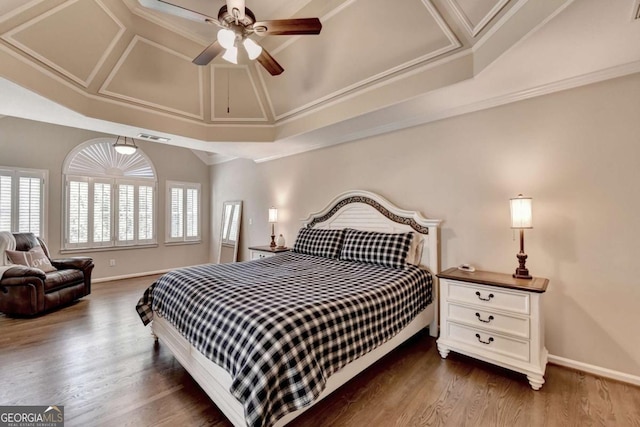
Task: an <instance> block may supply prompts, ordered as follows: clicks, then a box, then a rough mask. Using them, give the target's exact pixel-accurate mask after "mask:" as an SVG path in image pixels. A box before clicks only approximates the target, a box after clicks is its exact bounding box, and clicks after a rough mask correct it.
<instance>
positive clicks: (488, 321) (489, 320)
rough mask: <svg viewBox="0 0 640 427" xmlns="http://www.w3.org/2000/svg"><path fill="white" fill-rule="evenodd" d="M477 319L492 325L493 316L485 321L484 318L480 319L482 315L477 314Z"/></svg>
mask: <svg viewBox="0 0 640 427" xmlns="http://www.w3.org/2000/svg"><path fill="white" fill-rule="evenodd" d="M476 317H477V318H478V320H479V321H481V322H482V323H490V322H491V321H492V320H493V316H489V318H488V319H487V320H484V319H483V318H482V317H480V313H476Z"/></svg>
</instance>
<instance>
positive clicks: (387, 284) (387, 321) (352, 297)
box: [136, 252, 432, 426]
mask: <svg viewBox="0 0 640 427" xmlns="http://www.w3.org/2000/svg"><path fill="white" fill-rule="evenodd" d="M431 283H432V279H431V276H430V275H429V273H428V272H426V271H424V270H422V269H419V268H417V267H413V266H409V267H407V268H406V269H391V268H385V267H379V266H374V265H369V264H361V263H355V262H348V261H338V260H335V259H329V258H321V257H315V256H311V255H302V254H298V253H293V252H289V253H285V254H281V255H278V256H275V257H270V258H264V259H260V260H255V261H249V262H243V263H232V264H218V265H214V264H207V265H201V266H195V267H189V268H183V269H179V270H175V271H172V272H170V273H167V274H165V275H164V276H162V277H161V278H160V279H158V280H157V281H156V282H155V283H154V284H153V285H152V286H151V287H150V288H149V289H147V291H146V292H145V294H144V296H143V297H142V298H141V300H140V302H139V303H138V306H137V307H136V308H137V310H138V312H139V314H140V317H141V319H142V320H143V322H144V323H145V324H147V323H149V322H150V321H151V320H152V318H153V315H154V314H155V315H158V316H161V317H163V318H165V319H166V320H168V321H169V322H170V323H172V324H173V325H174V326H175V327H176V329H177V330H179V331H180V332H181V333H182V335H183V336H184V337H185V338H186V339H187V340H188V341H189V342H191V343H192V344H193V345H194V346H195V347H196V348H197V349H198V350H199V351H200V352H201V353H202V354H204V355H205V356H206V357H207V358H209V359H210V360H212V361H213V362H215V363H216V364H218V365H219V366H221V367H223V368H224V369H225V370H226V371H227V372H228V373H229V374H230V375H231V378H232V385H231V390H230V392H231V393H232V394H233V395H234V396H235V397H236V398H237V399H238V400H239V401H240V402H241V403H242V404H243V406H244V410H245V419H246V421H247V425H249V426H269V425H271V424H273V423H274V422H275V421H277V419H278V418H280V417H282V416H283V415H285V414H287V413H288V412H292V411H294V410H296V409H299V408H302V407H304V406H306V405H308V404H310V403H311V402H312V401H313V400H314V399H315V398H316V397H317V396H318V395H319V394H320V393H321V392H322V390H323V389H324V386H325V383H326V380H327V378H329V376H331V374H333V373H334V372H336V371H338V370H339V369H340V368H342V367H343V366H345V365H346V364H347V363H349V362H351V361H353V360H355V359H357V358H358V357H360V356H362V355H364V354H366V353H367V352H369V351H371V350H373V349H374V348H376V347H378V346H379V345H381V344H383V343H384V342H386V341H388V340H389V339H390V338H392V337H393V336H394V335H396V334H397V333H398V332H399V331H400V330H401V329H402V328H403V327H405V326H406V325H407V324H408V323H409V322H411V320H412V319H413V318H414V317H415V316H416V315H417V314H418V313H419V312H420V311H422V310H423V309H424V308H425V307H426V306H427V305H428V304H429V303H430V302H431V299H432V296H431Z"/></svg>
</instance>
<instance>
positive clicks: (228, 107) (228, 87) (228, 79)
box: [227, 68, 231, 114]
mask: <svg viewBox="0 0 640 427" xmlns="http://www.w3.org/2000/svg"><path fill="white" fill-rule="evenodd" d="M230 87H231V71H229V69H228V68H227V114H231V107H230V104H229V99H230V95H229V94H230V93H231V89H230Z"/></svg>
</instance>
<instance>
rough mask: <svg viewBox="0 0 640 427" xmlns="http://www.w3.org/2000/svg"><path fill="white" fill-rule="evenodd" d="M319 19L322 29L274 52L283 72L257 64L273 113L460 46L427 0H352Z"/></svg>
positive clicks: (323, 99) (281, 115) (335, 93)
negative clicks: (281, 74)
mask: <svg viewBox="0 0 640 427" xmlns="http://www.w3.org/2000/svg"><path fill="white" fill-rule="evenodd" d="M321 20H322V23H323V28H322V33H321V34H320V35H318V36H304V37H298V38H295V39H293V40H291V42H289V43H285V44H284V45H283V46H282V47H281V48H279V49H275V50H274V51H273V52H272V53H273V55H274V57H275V58H276V59H277V60H278V62H280V63H281V64H282V66H283V67H284V69H285V70H286V71H285V72H286V73H287V75H286V78H273V77H270V76H268V75H267V74H266V73H264V72H263V71H262V70H261V72H262V73H263V74H262V76H263V80H264V84H265V87H266V89H267V93H268V96H269V99H270V104H271V107H272V108H273V112H274V115H275V117H276V119H281V118H284V117H287V116H289V115H291V114H293V113H295V112H297V111H300V110H302V109H305V108H309V107H311V106H313V105H316V104H318V103H321V102H326V101H328V100H331V99H333V98H336V97H339V96H340V95H343V94H346V93H349V92H351V91H353V90H355V89H358V88H361V87H363V86H366V85H367V84H370V83H372V82H375V81H379V80H380V79H383V78H385V77H387V76H389V75H391V74H393V73H396V72H399V71H403V70H406V69H407V68H410V67H411V66H414V65H416V64H421V63H425V62H427V61H430V60H433V59H434V58H437V57H440V56H442V55H444V54H446V53H448V52H451V51H453V50H455V49H457V48H458V47H459V46H460V44H459V42H458V40H457V39H456V37H455V35H454V34H453V33H452V32H451V30H450V29H449V27H448V26H447V24H446V23H445V22H444V20H443V19H442V18H441V17H440V15H439V13H438V11H437V10H436V9H435V7H434V6H433V5H432V4H431V2H430V1H429V0H423V1H421V0H396V1H394V2H392V3H390V2H389V1H388V0H351V1H348V2H345V3H344V4H343V6H342V8H341V9H340V10H336V11H334V13H332V14H331V15H330V16H328V17H323V18H321ZM356 24H357V25H356Z"/></svg>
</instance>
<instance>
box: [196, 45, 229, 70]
mask: <svg viewBox="0 0 640 427" xmlns="http://www.w3.org/2000/svg"><path fill="white" fill-rule="evenodd" d="M223 50H224V48H223V47H222V46H220V43H218V41H217V40H216V41H215V42H213V43H211V44H210V45H209V46H207V48H206V49H205V50H203V51H202V53H201V54H200V55H198V56H196V58H195V59H194V60H193V63H194V64H196V65H207V64H208V63H209V62H211V61H213V58H215V57H216V56H218V55H219V54H220V52H222V51H223Z"/></svg>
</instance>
